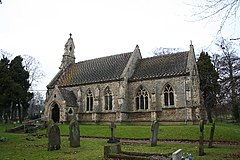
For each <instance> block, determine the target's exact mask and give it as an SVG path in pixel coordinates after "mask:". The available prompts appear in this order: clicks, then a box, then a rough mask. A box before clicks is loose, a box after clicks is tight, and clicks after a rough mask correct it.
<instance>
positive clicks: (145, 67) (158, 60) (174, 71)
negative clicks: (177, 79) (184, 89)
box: [130, 51, 188, 81]
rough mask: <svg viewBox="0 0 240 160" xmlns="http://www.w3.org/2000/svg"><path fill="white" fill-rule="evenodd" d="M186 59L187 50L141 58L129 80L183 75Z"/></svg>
mask: <svg viewBox="0 0 240 160" xmlns="http://www.w3.org/2000/svg"><path fill="white" fill-rule="evenodd" d="M187 60H188V51H187V52H178V53H172V54H167V55H160V56H155V57H150V58H145V59H141V60H139V62H138V64H137V66H136V70H135V72H134V74H133V76H132V77H131V78H130V81H136V80H145V79H153V78H163V77H171V76H179V75H185V74H187V72H186V68H187Z"/></svg>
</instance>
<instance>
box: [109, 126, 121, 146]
mask: <svg viewBox="0 0 240 160" xmlns="http://www.w3.org/2000/svg"><path fill="white" fill-rule="evenodd" d="M109 128H110V129H111V137H110V138H109V140H108V141H107V143H118V142H119V140H118V139H117V138H116V136H115V130H116V125H115V123H114V122H111V125H110V126H109Z"/></svg>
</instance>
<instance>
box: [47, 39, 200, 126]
mask: <svg viewBox="0 0 240 160" xmlns="http://www.w3.org/2000/svg"><path fill="white" fill-rule="evenodd" d="M74 49H75V45H74V42H73V38H72V37H71V34H70V38H69V39H68V40H67V43H66V44H65V48H64V54H63V57H62V62H61V66H60V67H59V72H58V73H57V74H56V75H55V77H54V78H53V79H52V81H51V82H50V83H49V84H48V86H47V89H48V90H47V95H46V101H45V111H44V114H45V117H47V119H46V120H50V119H52V120H53V121H54V122H69V121H70V120H71V119H72V118H76V119H77V120H78V121H79V122H81V123H108V122H111V121H115V122H117V123H124V124H150V123H151V122H152V121H159V122H160V123H167V124H169V123H174V124H175V123H186V122H187V123H194V122H196V121H198V119H199V118H200V115H199V111H200V108H199V107H200V87H199V77H198V71H197V65H196V59H195V53H194V47H193V45H192V44H190V49H189V51H185V52H178V53H172V54H166V55H160V56H153V57H149V58H142V56H141V52H140V49H139V46H138V45H137V46H136V47H135V49H134V50H133V51H130V52H128V53H122V54H115V55H111V56H107V57H99V58H96V59H91V60H86V61H80V62H77V63H76V62H75V54H74Z"/></svg>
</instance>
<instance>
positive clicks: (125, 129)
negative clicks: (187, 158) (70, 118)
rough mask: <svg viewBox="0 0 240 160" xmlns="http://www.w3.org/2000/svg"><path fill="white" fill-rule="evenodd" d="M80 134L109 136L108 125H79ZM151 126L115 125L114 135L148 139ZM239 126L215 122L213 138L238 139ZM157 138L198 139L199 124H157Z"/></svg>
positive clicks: (207, 129) (63, 129)
mask: <svg viewBox="0 0 240 160" xmlns="http://www.w3.org/2000/svg"><path fill="white" fill-rule="evenodd" d="M59 127H60V130H61V134H63V135H68V125H65V124H64V125H60V126H59ZM210 128H211V125H205V127H204V130H205V134H204V137H205V139H206V140H208V139H209V136H210ZM80 130H81V136H89V137H109V136H110V128H109V126H108V125H86V124H82V125H80ZM150 133H151V126H150V125H149V126H133V125H120V126H119V125H117V128H116V136H117V137H118V138H131V139H149V137H150ZM239 135H240V126H239V125H233V124H216V128H215V135H214V140H215V141H216V140H217V141H240V136H239ZM158 139H159V140H198V139H199V125H177V126H161V125H160V126H159V131H158Z"/></svg>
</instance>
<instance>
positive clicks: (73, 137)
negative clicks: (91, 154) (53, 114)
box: [69, 119, 80, 147]
mask: <svg viewBox="0 0 240 160" xmlns="http://www.w3.org/2000/svg"><path fill="white" fill-rule="evenodd" d="M69 141H70V147H79V146H80V130H79V123H78V121H77V120H75V119H72V120H71V122H70V124H69Z"/></svg>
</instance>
